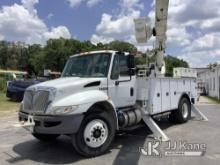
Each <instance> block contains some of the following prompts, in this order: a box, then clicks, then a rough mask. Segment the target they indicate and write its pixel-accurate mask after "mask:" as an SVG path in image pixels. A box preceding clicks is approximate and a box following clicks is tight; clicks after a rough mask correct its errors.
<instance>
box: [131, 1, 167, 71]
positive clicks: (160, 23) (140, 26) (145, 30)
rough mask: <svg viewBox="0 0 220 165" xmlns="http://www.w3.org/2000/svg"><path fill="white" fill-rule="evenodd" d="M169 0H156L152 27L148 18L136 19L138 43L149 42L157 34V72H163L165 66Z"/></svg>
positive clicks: (154, 51) (155, 51) (154, 53)
mask: <svg viewBox="0 0 220 165" xmlns="http://www.w3.org/2000/svg"><path fill="white" fill-rule="evenodd" d="M168 5H169V0H156V9H155V25H154V28H151V26H150V25H149V21H147V18H138V19H135V20H134V22H135V35H136V40H137V42H138V43H147V41H148V40H149V39H150V38H151V36H152V35H153V36H155V38H156V42H155V48H154V50H152V52H153V55H154V56H155V57H156V61H155V66H156V68H155V69H156V73H159V74H161V73H163V71H162V67H165V62H164V53H165V49H166V38H167V37H166V31H167V16H168Z"/></svg>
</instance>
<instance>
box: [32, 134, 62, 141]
mask: <svg viewBox="0 0 220 165" xmlns="http://www.w3.org/2000/svg"><path fill="white" fill-rule="evenodd" d="M32 135H33V136H34V137H35V138H36V139H38V140H40V141H43V142H49V141H54V140H56V139H57V138H58V137H59V136H60V135H57V134H39V133H33V134H32Z"/></svg>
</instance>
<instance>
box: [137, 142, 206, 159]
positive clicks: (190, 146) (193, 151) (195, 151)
mask: <svg viewBox="0 0 220 165" xmlns="http://www.w3.org/2000/svg"><path fill="white" fill-rule="evenodd" d="M139 151H140V152H141V154H143V155H145V156H153V157H161V156H203V155H205V152H206V144H204V143H189V142H187V141H182V140H181V141H173V142H171V141H168V142H165V145H162V143H161V142H160V141H149V142H147V144H146V146H145V147H140V148H139Z"/></svg>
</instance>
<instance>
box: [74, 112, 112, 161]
mask: <svg viewBox="0 0 220 165" xmlns="http://www.w3.org/2000/svg"><path fill="white" fill-rule="evenodd" d="M97 109H99V108H97ZM114 136H115V124H114V120H113V119H112V118H111V116H110V115H109V114H108V113H107V112H100V111H99V112H93V113H90V114H88V115H87V116H86V117H85V119H84V120H83V122H82V124H81V127H80V129H79V131H78V132H77V133H76V134H74V135H73V136H72V143H73V146H74V148H75V149H76V151H77V152H78V153H79V154H81V155H83V156H85V157H94V156H98V155H101V154H103V153H105V152H106V151H107V150H108V148H109V147H110V145H111V143H112V141H113V140H114Z"/></svg>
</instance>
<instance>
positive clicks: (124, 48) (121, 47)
mask: <svg viewBox="0 0 220 165" xmlns="http://www.w3.org/2000/svg"><path fill="white" fill-rule="evenodd" d="M106 46H107V48H108V49H112V50H117V51H121V52H137V48H136V47H135V46H134V45H132V44H130V43H128V42H123V41H112V42H110V43H109V44H107V45H106Z"/></svg>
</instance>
